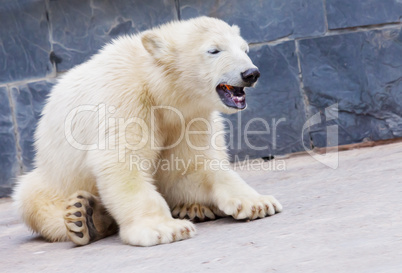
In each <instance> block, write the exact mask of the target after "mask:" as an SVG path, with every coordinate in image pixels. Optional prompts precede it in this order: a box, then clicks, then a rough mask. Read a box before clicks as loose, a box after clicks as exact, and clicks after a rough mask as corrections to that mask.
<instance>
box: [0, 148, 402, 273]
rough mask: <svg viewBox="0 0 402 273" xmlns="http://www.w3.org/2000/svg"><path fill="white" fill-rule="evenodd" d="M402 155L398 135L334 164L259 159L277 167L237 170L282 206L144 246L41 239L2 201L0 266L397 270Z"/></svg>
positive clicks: (401, 238) (401, 248)
mask: <svg viewBox="0 0 402 273" xmlns="http://www.w3.org/2000/svg"><path fill="white" fill-rule="evenodd" d="M335 156H336V154H331V157H332V159H334V158H333V157H335ZM401 159H402V143H394V144H389V145H383V146H376V147H372V148H362V149H356V150H350V151H344V152H340V153H339V167H338V168H337V169H331V168H329V167H327V166H325V165H323V164H322V163H320V162H318V161H316V160H315V159H313V158H312V157H311V156H309V155H300V156H295V157H290V158H286V159H276V160H275V161H270V162H268V163H264V164H265V165H264V167H267V168H269V167H271V168H272V169H276V170H271V171H258V170H248V171H246V170H243V171H239V172H240V174H241V175H242V176H243V177H244V179H246V181H248V182H249V183H250V184H251V185H252V186H253V187H255V188H256V189H258V190H259V191H260V192H261V193H265V194H272V195H275V196H276V197H277V198H278V200H280V201H281V202H282V205H283V206H284V211H283V212H282V213H280V214H277V215H275V216H272V217H268V218H265V219H261V220H256V221H251V222H245V221H235V220H233V219H230V218H225V219H219V220H216V221H210V222H204V223H199V224H197V225H196V226H197V229H198V233H197V235H196V236H195V237H194V238H192V239H190V240H185V241H181V242H177V243H173V244H168V245H159V246H155V247H148V248H144V247H132V246H127V245H123V244H121V242H120V241H119V238H118V237H117V236H113V237H109V238H106V239H103V240H101V241H98V242H95V243H93V244H91V245H88V246H84V247H74V246H73V244H72V243H70V242H65V243H48V242H45V241H44V240H43V239H41V238H40V237H38V236H36V235H32V234H31V233H30V232H29V231H28V229H27V228H26V227H25V226H24V225H23V224H22V223H21V222H20V221H19V220H18V217H16V216H15V215H14V213H13V210H12V208H11V203H10V200H9V199H3V200H1V201H0V272H2V273H5V272H204V271H208V270H209V271H211V272H285V273H291V272H319V273H321V272H326V273H330V272H363V273H370V272H373V273H386V272H390V273H397V272H402V170H401ZM269 164H271V165H269ZM257 167H258V166H257ZM254 168H256V165H254ZM283 169H285V170H283Z"/></svg>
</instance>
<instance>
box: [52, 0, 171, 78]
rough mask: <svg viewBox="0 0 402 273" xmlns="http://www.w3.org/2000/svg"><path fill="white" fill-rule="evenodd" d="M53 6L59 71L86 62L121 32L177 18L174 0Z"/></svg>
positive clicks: (72, 0) (76, 0)
mask: <svg viewBox="0 0 402 273" xmlns="http://www.w3.org/2000/svg"><path fill="white" fill-rule="evenodd" d="M49 7H50V10H49V16H50V22H51V26H52V36H53V50H54V53H53V58H52V59H53V61H54V62H55V63H56V64H57V71H65V70H68V69H70V68H71V67H73V66H75V65H77V64H80V63H83V62H84V61H86V60H88V59H89V57H90V56H91V55H93V54H94V53H96V52H97V51H98V50H99V49H100V48H101V47H102V46H103V45H104V44H105V43H106V42H108V41H110V40H111V39H112V38H114V37H116V36H118V35H122V34H131V33H137V32H140V31H143V30H146V29H148V28H151V27H154V26H157V25H159V24H162V23H166V22H168V21H171V20H175V19H177V10H176V8H175V3H174V0H165V1H158V0H149V1H132V0H115V1H113V0H103V1H87V0H84V1H83V0H69V1H50V2H49Z"/></svg>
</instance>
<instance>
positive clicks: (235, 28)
mask: <svg viewBox="0 0 402 273" xmlns="http://www.w3.org/2000/svg"><path fill="white" fill-rule="evenodd" d="M232 28H233V30H234V31H235V32H236V33H237V34H238V35H240V28H239V27H238V26H237V25H232Z"/></svg>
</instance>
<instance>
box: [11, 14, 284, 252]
mask: <svg viewBox="0 0 402 273" xmlns="http://www.w3.org/2000/svg"><path fill="white" fill-rule="evenodd" d="M247 53H248V45H247V43H246V42H245V41H244V40H243V39H242V38H241V36H240V31H239V28H238V27H237V26H230V25H228V24H226V23H225V22H223V21H221V20H219V19H214V18H208V17H199V18H195V19H190V20H187V21H180V22H171V23H168V24H165V25H162V26H160V27H157V28H154V29H151V30H148V31H145V32H142V33H139V34H137V35H132V36H124V37H120V38H117V39H115V40H113V41H112V42H111V43H110V44H108V45H106V46H105V47H104V48H103V49H102V50H101V51H100V52H99V53H98V54H96V55H94V56H93V57H92V58H91V59H90V60H88V61H87V62H85V63H83V64H81V65H78V66H76V67H75V68H73V69H71V70H70V71H69V72H68V73H66V74H65V75H63V76H62V78H61V79H60V80H59V82H58V83H57V84H56V85H55V86H54V88H53V90H52V91H51V93H50V96H49V98H48V101H47V104H46V106H45V107H44V110H43V115H42V118H41V119H40V122H39V124H38V127H37V130H36V133H35V140H36V141H35V147H36V150H37V155H36V159H35V169H34V170H33V171H31V172H30V173H28V174H26V175H24V176H22V177H21V178H20V179H19V181H18V183H17V185H16V188H15V192H14V194H13V198H14V200H15V204H16V206H17V207H18V209H19V211H20V213H21V215H22V218H23V220H24V222H25V223H26V224H27V225H28V226H29V227H30V228H31V229H32V230H33V231H34V232H37V233H39V234H41V235H42V236H43V237H44V238H45V239H47V240H49V241H65V240H69V239H70V240H71V241H73V242H74V243H75V244H77V245H86V244H88V243H90V242H93V241H95V240H98V239H101V238H103V237H106V236H108V235H110V234H114V233H116V232H119V235H120V238H121V240H122V241H123V242H124V243H127V244H131V245H137V246H152V245H156V244H161V243H170V242H174V241H179V240H183V239H187V238H190V237H192V236H193V235H194V234H195V227H194V224H193V223H192V222H191V221H190V220H192V219H195V218H197V219H200V220H203V219H207V218H210V219H214V218H215V217H216V216H232V217H233V218H235V219H256V218H263V217H265V216H269V215H273V214H275V213H277V212H280V211H281V209H282V207H281V205H280V203H279V202H278V201H277V200H276V199H275V198H274V197H272V196H269V195H260V194H258V193H257V192H256V191H255V190H254V189H252V188H251V187H250V186H248V185H247V184H246V182H245V181H244V180H243V179H242V178H241V177H240V176H239V175H238V174H237V173H235V172H234V171H233V170H231V169H227V168H216V164H215V165H214V168H213V165H211V164H208V162H211V161H224V160H227V152H226V147H225V140H224V133H223V132H224V128H223V123H222V120H221V119H222V118H221V117H220V114H219V112H223V113H236V112H237V111H240V110H243V109H245V108H246V100H245V91H244V89H245V87H252V86H253V85H254V84H255V83H256V81H257V79H258V77H259V76H260V73H259V71H258V68H257V67H256V66H255V65H254V64H253V63H252V61H251V60H250V58H249V57H248V55H247ZM178 160H181V161H180V162H184V163H185V165H186V170H185V171H183V168H180V167H178V164H177V162H179V161H178ZM161 161H163V162H164V166H165V167H164V168H161V167H160V164H158V162H161ZM169 164H170V165H169ZM166 165H168V166H167V167H166ZM177 218H186V219H177Z"/></svg>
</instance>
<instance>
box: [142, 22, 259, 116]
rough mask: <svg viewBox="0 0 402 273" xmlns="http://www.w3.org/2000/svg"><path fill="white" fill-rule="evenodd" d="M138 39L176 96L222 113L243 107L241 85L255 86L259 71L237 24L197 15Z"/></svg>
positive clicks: (244, 100)
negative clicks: (249, 55)
mask: <svg viewBox="0 0 402 273" xmlns="http://www.w3.org/2000/svg"><path fill="white" fill-rule="evenodd" d="M141 40H142V44H143V46H144V48H145V49H146V50H147V51H148V53H149V54H150V55H151V56H152V57H153V59H154V61H155V63H156V64H157V65H158V66H159V67H161V68H162V71H164V72H163V75H161V77H168V78H169V79H168V80H167V81H168V82H172V83H173V85H172V86H174V92H175V93H176V94H178V96H180V97H181V98H185V99H191V100H196V101H197V105H198V106H199V107H205V108H208V109H211V110H218V111H221V112H224V113H235V112H237V111H239V110H243V109H245V108H246V106H247V104H246V94H245V92H244V88H245V87H251V86H254V85H255V83H256V82H257V79H258V77H259V76H260V72H259V71H258V68H257V67H256V66H255V65H254V64H253V63H252V61H251V60H250V58H249V57H248V55H247V53H248V44H247V42H246V41H245V40H244V39H243V38H242V37H241V36H240V30H239V28H238V27H237V26H235V25H234V26H230V25H228V24H227V23H225V22H223V21H221V20H219V19H215V18H209V17H199V18H195V19H191V20H188V21H181V22H173V23H170V24H167V25H164V26H162V27H160V28H157V29H152V30H150V31H146V32H144V33H143V34H142V37H141ZM178 99H179V98H178Z"/></svg>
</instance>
